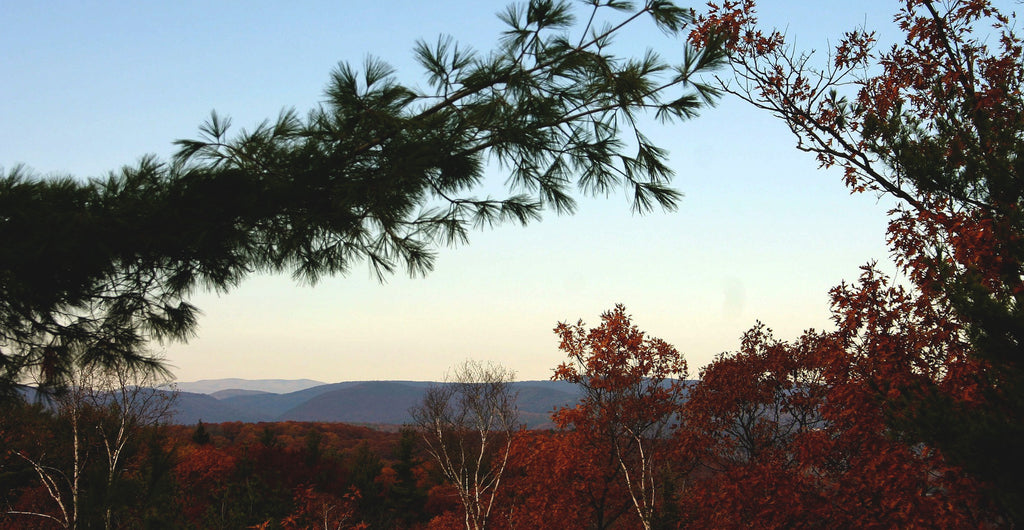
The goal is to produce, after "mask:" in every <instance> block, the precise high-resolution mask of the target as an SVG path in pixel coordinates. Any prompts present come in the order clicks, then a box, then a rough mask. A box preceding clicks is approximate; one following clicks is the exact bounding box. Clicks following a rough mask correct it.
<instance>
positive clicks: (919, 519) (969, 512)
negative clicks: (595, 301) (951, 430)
mask: <svg viewBox="0 0 1024 530" xmlns="http://www.w3.org/2000/svg"><path fill="white" fill-rule="evenodd" d="M832 300H833V318H834V320H835V323H836V328H837V329H836V330H835V331H829V332H818V331H813V330H811V331H807V332H805V333H804V334H803V335H802V336H801V337H799V338H798V339H797V340H794V341H790V342H783V341H780V340H778V339H775V338H774V337H773V336H772V334H771V332H770V331H769V330H767V329H765V328H764V327H763V326H760V325H759V326H756V327H754V328H753V329H751V330H750V331H749V332H747V334H746V335H745V336H744V338H743V344H742V348H741V349H740V351H738V352H735V353H730V354H725V355H722V356H720V357H719V358H718V359H716V360H715V361H714V362H713V363H712V364H711V365H709V366H708V367H707V368H705V370H704V371H703V372H702V376H703V377H702V378H701V380H700V381H699V382H697V383H696V384H694V385H693V387H691V392H690V397H689V399H688V401H687V403H686V405H685V410H684V420H685V421H684V427H683V429H682V431H683V432H682V436H683V438H684V440H686V442H687V443H688V444H689V447H691V448H693V447H697V448H699V449H700V454H699V455H698V458H699V459H700V462H701V463H702V464H704V466H705V467H707V468H709V469H710V470H711V472H710V473H706V472H705V473H700V474H699V475H700V476H699V477H697V479H696V480H694V481H692V482H691V484H690V487H689V488H688V490H687V493H686V495H685V496H682V497H681V499H680V501H681V512H682V517H683V520H684V521H686V522H687V523H688V524H690V525H692V526H695V527H733V526H741V525H743V524H744V522H745V521H750V520H757V521H758V524H759V525H760V526H762V527H765V528H792V527H794V526H801V525H806V524H807V522H808V521H826V520H827V521H829V524H833V525H836V526H839V527H849V528H868V527H879V526H884V527H898V528H936V527H940V528H967V527H972V528H973V527H986V526H998V525H1000V524H1005V521H1004V520H1001V519H1000V517H999V516H998V515H996V514H994V513H993V512H992V510H991V509H990V505H989V504H988V503H987V502H985V501H984V499H983V498H982V497H981V495H980V492H979V489H980V485H979V483H978V482H977V481H976V480H974V479H972V478H971V477H970V476H969V475H968V474H966V473H964V472H963V470H962V469H960V468H959V467H958V466H957V465H955V464H954V463H951V462H950V460H949V459H948V458H946V457H945V456H944V455H943V454H942V452H941V451H937V450H935V448H933V447H930V446H927V445H924V444H919V443H915V442H913V441H911V442H910V443H908V441H907V440H906V439H905V438H904V437H903V436H902V433H900V432H899V431H896V430H894V429H892V428H891V427H889V426H888V425H887V423H888V419H889V415H890V414H891V412H892V402H893V401H894V400H898V398H899V396H901V395H905V394H912V393H913V392H915V391H916V389H918V388H920V387H922V386H927V385H931V384H934V381H936V380H939V379H941V380H942V383H941V385H943V386H944V387H945V389H946V390H947V391H949V392H951V393H960V392H972V391H976V390H977V388H976V387H974V389H973V390H972V387H971V385H969V384H965V382H964V381H963V380H961V378H962V377H963V375H965V374H966V373H967V372H965V371H964V368H965V367H967V366H969V362H970V361H969V359H967V357H966V355H965V351H966V350H967V348H968V346H967V344H966V343H965V342H956V341H951V340H950V336H951V332H952V331H954V330H955V324H954V323H952V322H951V321H949V320H948V319H943V318H942V315H940V314H939V313H937V312H936V307H935V306H934V304H932V303H930V302H929V301H928V300H927V299H924V298H922V297H920V296H914V294H913V293H911V292H910V291H908V290H907V289H905V288H903V287H900V286H897V285H893V284H892V283H891V281H890V280H889V279H888V278H886V277H885V276H883V275H881V274H879V273H878V272H877V271H875V270H874V269H872V268H871V267H865V269H864V273H863V275H862V276H861V278H860V279H859V280H858V281H857V282H856V283H854V284H850V285H842V286H840V287H837V288H836V289H834V290H833V292H832ZM947 371H948V373H947V374H946V376H945V377H941V378H940V377H939V374H940V373H944V372H947ZM958 374H959V375H958ZM963 395H965V397H966V395H967V394H963Z"/></svg>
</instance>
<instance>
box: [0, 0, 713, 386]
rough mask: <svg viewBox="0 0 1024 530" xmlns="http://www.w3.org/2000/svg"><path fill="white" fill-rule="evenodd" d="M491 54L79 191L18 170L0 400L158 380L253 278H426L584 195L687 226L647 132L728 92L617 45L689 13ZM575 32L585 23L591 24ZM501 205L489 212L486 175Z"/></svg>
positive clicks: (518, 15) (204, 144)
mask: <svg viewBox="0 0 1024 530" xmlns="http://www.w3.org/2000/svg"><path fill="white" fill-rule="evenodd" d="M501 18H502V20H503V21H504V22H505V23H506V24H507V30H506V31H505V32H504V33H503V34H502V36H501V39H500V42H499V44H498V45H497V47H496V48H495V49H494V50H492V51H491V52H489V53H487V54H481V53H474V52H472V51H471V50H468V49H466V48H465V47H462V46H459V45H458V43H457V42H455V41H454V40H451V39H448V38H441V39H438V40H437V41H435V42H421V43H419V44H418V45H417V46H416V49H415V55H416V58H417V60H418V61H419V62H420V64H421V65H422V66H423V68H424V69H425V70H426V74H427V80H428V81H429V89H428V90H420V89H417V88H413V86H415V85H414V84H409V85H406V84H403V83H401V82H400V81H399V80H398V78H397V77H396V74H395V72H394V70H393V69H392V68H391V67H389V66H388V65H387V64H386V63H384V62H383V61H380V60H376V59H370V60H368V61H367V62H366V64H364V65H363V66H362V68H360V69H357V68H354V67H352V66H349V65H345V64H342V65H340V66H338V68H337V69H336V70H335V71H334V72H332V73H331V76H330V81H329V83H328V85H327V88H326V90H325V98H326V99H325V101H324V102H323V104H322V105H320V106H319V107H317V108H315V109H313V110H311V111H310V112H308V113H307V114H306V115H304V116H303V115H300V114H299V113H297V112H295V111H293V110H285V111H283V112H282V113H281V114H280V115H279V116H278V117H277V118H276V119H273V120H268V121H266V122H264V123H262V124H260V125H258V126H256V127H255V128H253V129H251V130H247V131H241V132H239V133H238V134H233V133H232V132H231V131H230V120H228V119H227V118H224V117H222V116H220V115H218V114H216V113H214V114H212V115H211V116H210V119H209V120H208V121H207V122H206V123H204V124H203V125H202V126H201V127H200V133H201V134H200V137H199V138H197V139H192V140H180V141H178V142H177V145H178V147H179V150H178V152H177V154H176V155H175V156H174V158H173V159H172V160H171V161H169V162H163V161H159V160H157V159H155V158H152V157H147V158H143V159H142V160H141V161H140V162H139V163H138V164H137V165H135V166H131V167H124V168H122V169H121V170H119V171H115V172H112V173H111V174H110V175H109V176H108V177H106V178H102V179H93V180H89V181H86V182H83V181H80V180H75V179H72V178H64V179H43V178H40V177H38V176H35V175H33V174H32V173H31V172H30V171H28V170H26V169H24V168H21V167H16V168H14V169H13V170H11V171H9V172H7V174H5V175H3V176H2V178H0V212H2V213H0V240H3V241H4V244H3V245H2V247H0V390H3V391H4V392H6V393H10V391H11V390H12V388H13V385H14V384H15V383H17V382H19V381H21V380H23V378H24V376H25V374H26V373H27V372H29V371H32V372H36V373H37V374H38V376H39V379H40V380H41V382H42V383H43V384H44V386H46V385H59V384H61V383H62V382H64V381H65V380H66V379H67V375H68V374H69V373H70V372H71V370H72V369H73V367H74V366H75V364H76V363H79V364H92V363H98V364H109V363H111V362H113V361H114V360H116V359H124V360H127V361H130V362H133V363H135V364H139V365H145V364H150V365H155V364H157V363H156V361H154V360H153V359H152V358H151V357H149V356H148V355H147V353H146V345H147V344H148V343H150V342H151V341H154V340H157V341H163V340H179V339H183V338H187V337H188V336H189V335H190V334H191V333H193V332H194V329H195V323H196V314H197V310H196V308H195V307H193V306H192V305H191V304H189V302H188V298H189V295H190V294H191V293H193V292H194V291H195V290H196V289H200V288H207V289H215V290H228V289H230V288H232V287H234V286H235V285H237V284H238V283H239V282H241V281H242V280H243V279H244V278H245V277H246V275H247V274H249V273H251V272H253V271H257V270H266V271H289V272H291V273H292V274H293V275H294V276H295V277H297V278H299V279H303V280H307V281H310V282H313V281H316V280H317V279H318V278H320V277H321V276H322V275H325V274H342V273H345V272H346V271H348V270H349V269H350V267H352V266H353V265H354V264H356V263H360V262H367V263H369V265H370V266H371V267H372V269H373V270H375V271H376V272H377V273H378V274H379V275H381V276H384V275H386V274H390V273H392V272H393V271H394V270H395V269H401V268H404V269H406V270H407V271H408V272H409V273H411V274H414V275H416V274H425V273H427V272H428V271H429V270H430V269H431V267H432V263H433V257H434V253H435V251H436V248H437V246H438V245H443V244H452V243H459V242H464V241H466V240H467V238H468V233H469V230H470V229H472V228H473V227H481V226H489V225H493V224H497V223H502V222H508V221H511V222H517V223H523V224H525V223H527V222H530V221H533V220H536V219H538V218H539V217H540V214H541V212H542V211H543V210H544V209H546V208H550V209H553V210H555V211H556V212H572V211H573V210H574V209H575V206H576V203H575V200H574V196H575V195H576V194H578V193H582V194H604V193H607V192H609V191H610V190H613V189H617V188H623V189H626V190H628V193H629V195H630V197H631V204H632V207H633V209H634V210H636V211H640V212H644V211H648V210H651V209H652V208H655V207H664V208H669V209H671V208H673V207H674V206H675V204H676V200H677V198H678V193H677V192H676V191H674V190H673V189H671V188H670V187H669V181H670V178H671V176H672V170H671V169H670V168H669V167H668V166H667V165H666V163H665V157H666V153H665V152H664V151H663V150H662V149H660V148H659V147H657V146H655V145H654V144H653V143H652V142H650V141H649V140H648V139H647V137H646V136H645V135H644V133H643V131H641V130H640V129H639V128H638V125H637V123H638V122H637V118H638V116H640V115H642V114H645V113H648V114H652V115H655V116H657V117H658V118H661V119H665V120H673V119H685V118H690V117H692V116H694V115H695V114H696V112H697V110H698V109H699V108H700V107H701V106H703V105H706V104H708V103H710V102H711V101H712V100H713V99H714V97H715V96H716V94H717V92H716V91H715V90H714V89H713V88H711V87H710V86H708V85H705V84H702V83H701V82H700V81H699V75H700V74H701V73H703V72H705V71H707V70H709V69H711V68H714V67H715V66H716V65H718V64H720V63H721V61H722V59H723V55H722V53H721V52H720V50H719V48H718V47H717V46H714V45H713V46H709V47H706V48H703V49H702V50H699V51H698V50H697V49H695V48H687V53H686V54H685V57H684V58H683V60H682V61H681V63H680V64H669V63H667V62H666V61H665V60H663V59H662V58H661V57H660V56H659V55H658V54H657V53H655V52H653V51H647V52H646V53H644V54H643V55H642V56H639V57H620V56H616V55H615V49H616V48H615V42H614V39H615V37H616V35H617V34H619V33H620V32H621V31H622V30H623V28H625V27H627V26H633V25H637V24H643V23H651V24H652V29H654V28H656V29H658V30H660V31H662V32H666V33H669V34H677V33H679V32H681V31H683V30H684V29H685V28H686V27H687V24H688V23H689V22H690V21H691V18H692V11H690V10H688V9H683V8H680V7H677V6H675V5H673V4H672V3H670V2H667V1H664V0H645V1H644V2H643V3H637V4H634V3H631V2H619V1H610V2H605V1H588V2H581V3H580V5H579V6H573V5H572V4H570V3H568V2H565V1H552V0H532V1H531V2H529V3H528V4H527V5H525V6H521V7H519V6H516V7H510V8H509V9H508V10H507V11H505V12H504V13H503V14H502V15H501ZM581 21H582V22H581ZM494 162H496V163H497V165H499V166H500V167H501V169H502V171H503V173H504V174H505V176H506V177H507V183H508V185H507V190H508V194H507V195H506V196H500V197H479V196H478V195H477V194H478V193H479V188H480V187H481V185H482V183H483V182H484V180H485V177H486V175H487V172H486V171H485V170H486V169H487V168H488V167H489V166H488V164H489V163H494Z"/></svg>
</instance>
